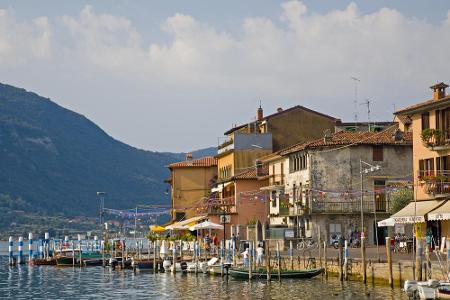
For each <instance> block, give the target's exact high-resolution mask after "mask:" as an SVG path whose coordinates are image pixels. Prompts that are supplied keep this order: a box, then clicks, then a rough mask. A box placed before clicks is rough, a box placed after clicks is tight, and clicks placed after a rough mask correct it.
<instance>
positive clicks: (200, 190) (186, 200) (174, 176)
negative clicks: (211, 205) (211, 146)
mask: <svg viewBox="0 0 450 300" xmlns="http://www.w3.org/2000/svg"><path fill="white" fill-rule="evenodd" d="M169 169H170V172H171V175H170V179H169V180H168V182H169V183H170V185H171V197H172V220H173V221H180V220H185V219H189V218H192V217H195V216H196V214H197V208H198V207H201V205H202V203H203V201H204V199H205V198H206V197H207V196H208V195H209V194H210V191H211V186H212V184H213V183H214V182H215V181H216V180H217V160H216V159H215V158H214V157H211V156H206V157H202V158H199V159H192V155H189V154H188V155H187V156H186V161H182V162H177V163H173V164H171V165H169Z"/></svg>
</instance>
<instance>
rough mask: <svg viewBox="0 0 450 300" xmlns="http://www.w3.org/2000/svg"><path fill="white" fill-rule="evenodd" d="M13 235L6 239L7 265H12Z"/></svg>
mask: <svg viewBox="0 0 450 300" xmlns="http://www.w3.org/2000/svg"><path fill="white" fill-rule="evenodd" d="M13 245H14V242H13V237H12V236H10V237H9V240H8V257H9V265H10V266H12V265H14V253H13Z"/></svg>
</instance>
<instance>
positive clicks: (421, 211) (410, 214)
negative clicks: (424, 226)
mask: <svg viewBox="0 0 450 300" xmlns="http://www.w3.org/2000/svg"><path fill="white" fill-rule="evenodd" d="M442 203H443V201H437V200H431V201H423V200H422V201H416V202H410V203H409V204H408V205H406V206H405V207H404V208H402V209H401V210H400V211H399V212H397V213H395V214H394V215H392V216H391V218H393V219H394V221H395V223H400V224H405V223H414V220H415V222H416V223H423V222H425V215H426V214H427V213H429V212H430V211H432V210H434V209H435V208H437V207H439V206H440V205H442Z"/></svg>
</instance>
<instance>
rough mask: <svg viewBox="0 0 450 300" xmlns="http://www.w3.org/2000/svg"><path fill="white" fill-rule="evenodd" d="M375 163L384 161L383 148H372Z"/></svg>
mask: <svg viewBox="0 0 450 300" xmlns="http://www.w3.org/2000/svg"><path fill="white" fill-rule="evenodd" d="M372 151H373V152H372V154H373V159H372V160H373V161H383V146H373V147H372Z"/></svg>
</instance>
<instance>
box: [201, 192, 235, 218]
mask: <svg viewBox="0 0 450 300" xmlns="http://www.w3.org/2000/svg"><path fill="white" fill-rule="evenodd" d="M206 212H207V213H208V214H209V215H222V214H233V213H236V201H235V198H234V196H233V197H227V198H217V199H209V200H208V202H207V205H206Z"/></svg>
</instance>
